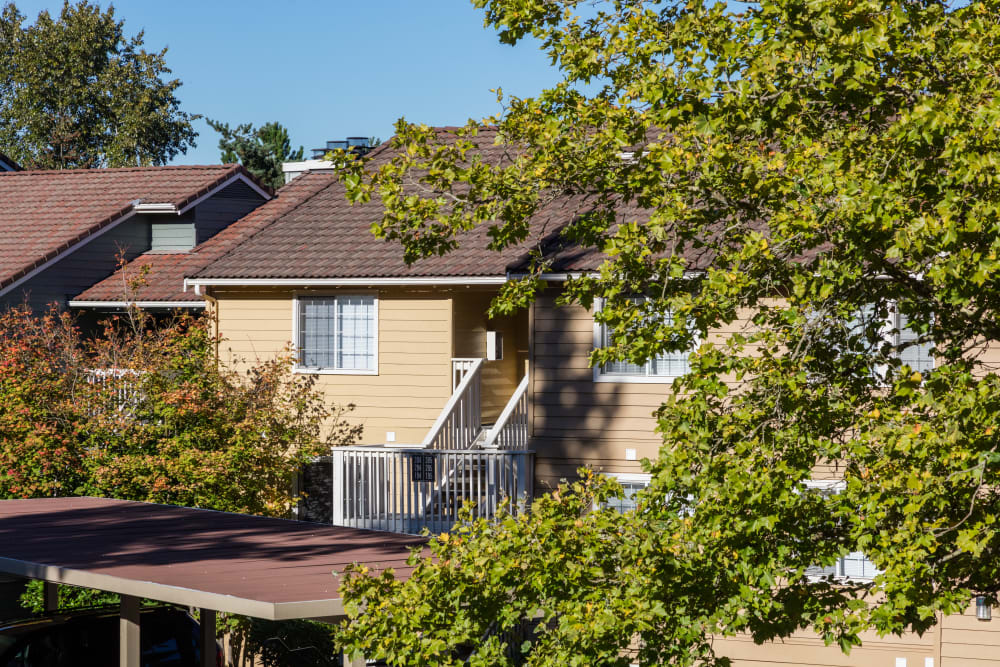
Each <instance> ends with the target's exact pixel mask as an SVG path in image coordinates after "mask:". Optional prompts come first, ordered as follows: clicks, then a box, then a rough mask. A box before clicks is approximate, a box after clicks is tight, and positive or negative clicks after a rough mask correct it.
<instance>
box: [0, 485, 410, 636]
mask: <svg viewBox="0 0 1000 667" xmlns="http://www.w3.org/2000/svg"><path fill="white" fill-rule="evenodd" d="M423 543H424V540H423V538H420V537H414V536H409V535H400V534H396V533H384V532H377V531H368V530H356V529H353V528H343V527H339V526H328V525H323V524H313V523H303V522H298V521H287V520H283V519H271V518H266V517H257V516H247V515H242V514H229V513H226V512H215V511H211V510H202V509H192V508H187V507H174V506H168V505H154V504H150V503H139V502H131V501H124V500H110V499H106V498H39V499H30V500H4V501H0V545H2V546H0V572H6V573H10V574H16V575H20V576H26V577H31V578H34V579H42V580H45V581H50V582H55V583H60V584H71V585H74V586H86V587H90V588H99V589H101V590H105V591H111V592H114V593H120V594H123V595H132V596H137V597H145V598H150V599H154V600H160V601H163V602H173V603H176V604H182V605H190V606H195V607H201V608H204V609H214V610H216V611H222V612H229V613H235V614H244V615H247V616H255V617H258V618H266V619H273V620H278V619H292V618H320V617H333V616H341V615H343V605H342V602H341V599H340V594H339V591H338V589H339V585H340V582H339V577H338V576H335V574H334V572H336V573H340V572H343V570H344V568H345V567H346V566H347V565H348V564H350V563H355V562H357V563H364V564H366V565H368V566H369V567H370V568H374V569H385V568H389V567H391V568H394V569H395V570H396V572H397V573H398V575H399V576H406V575H408V574H409V572H410V568H408V567H407V565H406V558H407V556H408V555H409V551H410V549H411V548H412V547H413V546H419V545H421V544H423Z"/></svg>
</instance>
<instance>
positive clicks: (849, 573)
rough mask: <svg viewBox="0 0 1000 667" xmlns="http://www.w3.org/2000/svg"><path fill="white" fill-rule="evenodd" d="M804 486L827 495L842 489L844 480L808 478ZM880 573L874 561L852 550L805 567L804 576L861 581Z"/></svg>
mask: <svg viewBox="0 0 1000 667" xmlns="http://www.w3.org/2000/svg"><path fill="white" fill-rule="evenodd" d="M805 486H806V488H807V489H809V490H810V491H813V492H814V493H821V494H823V495H824V496H827V497H829V496H832V495H835V494H837V493H840V492H841V491H843V490H844V481H843V480H831V479H822V480H818V479H810V480H807V481H806V482H805ZM880 574H882V570H880V569H878V568H877V567H875V563H873V562H872V561H871V559H869V558H868V557H867V556H865V554H864V553H862V552H861V551H852V552H850V553H848V554H847V555H845V556H841V557H839V558H837V560H836V561H834V563H833V564H832V565H826V566H823V565H813V566H812V567H809V568H806V576H808V577H813V578H817V579H819V578H826V577H831V576H832V577H834V578H836V579H844V580H849V581H859V582H863V581H868V580H871V579H874V578H875V577H876V576H878V575H880Z"/></svg>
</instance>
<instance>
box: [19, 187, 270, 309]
mask: <svg viewBox="0 0 1000 667" xmlns="http://www.w3.org/2000/svg"><path fill="white" fill-rule="evenodd" d="M237 180H241V181H243V182H245V183H246V184H247V185H249V186H250V187H251V188H253V189H254V190H255V191H257V192H258V193H259V194H260V195H261V196H262V197H264V199H271V195H269V194H267V193H266V192H264V191H263V190H261V189H260V187H259V186H257V185H256V184H255V183H254V182H253V181H251V180H250V179H249V178H247V177H246V175H244V174H243V173H237V174H234V175H233V176H232V177H231V178H228V179H226V180H225V181H223V182H222V183H220V184H219V185H217V186H216V187H214V188H212V189H211V190H209V191H208V192H206V193H205V194H203V195H202V196H201V197H198V198H197V199H195V200H194V201H192V202H191V203H189V204H186V205H185V206H184V207H183V208H180V209H178V208H176V207H175V206H174V205H173V204H170V205H169V207H170V209H169V210H167V209H166V206H167V205H165V204H141V203H138V204H137V203H133V204H132V210H130V211H128V212H127V213H124V214H122V215H120V216H118V217H117V218H115V219H114V220H112V221H111V222H109V223H108V224H106V225H104V227H101V228H100V229H98V230H97V231H95V232H94V233H93V234H88V235H87V236H85V237H84V238H82V239H80V240H79V241H77V242H76V243H74V244H73V245H72V246H70V247H69V248H67V249H66V250H63V251H62V252H61V253H59V254H57V255H56V256H55V257H53V258H52V259H50V260H48V261H46V262H44V263H42V264H40V265H39V266H36V267H35V268H33V269H32V270H30V271H28V273H26V274H24V275H23V276H21V277H20V278H18V279H17V280H15V281H14V282H12V283H11V284H10V285H7V286H6V287H4V288H3V289H0V296H3V295H4V294H7V293H8V292H10V291H12V290H13V289H15V288H16V287H18V286H19V285H22V284H24V283H25V282H27V281H29V280H31V279H32V278H34V277H35V276H37V275H38V274H39V273H41V272H42V271H44V270H45V269H47V268H49V267H50V266H52V265H53V264H55V263H57V262H59V261H61V260H63V259H65V258H66V257H67V256H69V255H71V254H73V253H74V252H76V251H77V250H79V249H80V248H82V247H83V246H85V245H86V244H88V243H90V242H91V241H93V240H94V239H96V238H97V237H99V236H101V235H103V234H105V233H107V232H108V231H110V230H112V229H114V228H115V227H117V226H118V225H120V224H121V223H123V222H125V221H126V220H130V219H131V218H133V217H134V216H136V215H137V214H140V213H160V214H163V213H167V214H170V213H173V212H176V214H177V215H182V214H183V213H185V212H187V211H189V210H190V209H191V208H192V207H194V206H197V205H198V204H200V203H201V202H203V201H205V200H206V199H208V198H209V197H211V196H213V195H215V194H216V193H217V192H219V190H222V189H223V188H226V187H228V186H230V185H232V184H233V183H234V182H236V181H237ZM143 206H145V207H147V208H146V209H145V210H143V209H142V207H143ZM234 222H235V221H234ZM185 283H186V281H185ZM184 291H187V288H186V286H185V290H184ZM195 293H196V294H198V292H195Z"/></svg>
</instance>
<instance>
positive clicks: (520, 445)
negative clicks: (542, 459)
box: [483, 373, 528, 449]
mask: <svg viewBox="0 0 1000 667" xmlns="http://www.w3.org/2000/svg"><path fill="white" fill-rule="evenodd" d="M527 393H528V374H527V373H525V375H524V377H523V378H521V382H520V383H519V384H518V385H517V389H515V390H514V393H513V394H512V395H511V397H510V400H509V401H507V405H505V406H504V408H503V412H501V413H500V416H499V417H498V418H497V421H496V424H494V425H493V428H491V429H490V433H489V435H488V436H486V442H484V443H483V449H527V448H528V414H527V405H526V401H525V400H524V398H525V395H526V394H527ZM515 418H516V420H515ZM498 440H499V441H500V443H499V445H498V444H497V441H498ZM511 445H513V446H511Z"/></svg>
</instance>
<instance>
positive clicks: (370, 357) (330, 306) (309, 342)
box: [295, 294, 378, 374]
mask: <svg viewBox="0 0 1000 667" xmlns="http://www.w3.org/2000/svg"><path fill="white" fill-rule="evenodd" d="M377 306H378V300H377V299H376V298H375V296H374V295H364V294H352V295H337V296H307V297H298V298H297V299H296V301H295V307H296V313H295V323H296V333H295V339H296V346H297V348H298V365H297V369H298V370H305V371H314V372H321V373H349V374H375V373H376V372H377V368H378V367H377V358H376V357H377V348H378V333H377V330H376V329H377V324H376V323H377V319H378V314H377Z"/></svg>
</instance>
